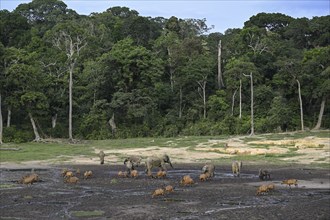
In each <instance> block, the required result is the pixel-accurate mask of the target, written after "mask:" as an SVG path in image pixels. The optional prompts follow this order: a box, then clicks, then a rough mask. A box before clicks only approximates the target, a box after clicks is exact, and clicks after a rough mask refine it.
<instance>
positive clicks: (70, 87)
mask: <svg viewBox="0 0 330 220" xmlns="http://www.w3.org/2000/svg"><path fill="white" fill-rule="evenodd" d="M73 69H74V62H73V63H71V65H70V77H69V140H70V141H72V140H73V137H72V86H73V81H72V74H73Z"/></svg>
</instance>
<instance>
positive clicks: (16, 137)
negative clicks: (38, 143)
mask: <svg viewBox="0 0 330 220" xmlns="http://www.w3.org/2000/svg"><path fill="white" fill-rule="evenodd" d="M32 140H33V132H32V130H22V129H17V128H16V127H15V126H11V127H9V128H8V127H4V129H3V142H4V143H8V142H14V143H23V142H28V141H32Z"/></svg>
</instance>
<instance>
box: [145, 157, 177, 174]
mask: <svg viewBox="0 0 330 220" xmlns="http://www.w3.org/2000/svg"><path fill="white" fill-rule="evenodd" d="M166 163H168V164H170V166H171V167H172V168H173V165H172V163H171V160H170V157H169V156H168V155H167V154H164V155H162V156H160V157H158V156H150V157H148V158H147V160H146V162H145V165H146V170H145V172H146V173H147V174H148V176H151V170H152V168H153V167H159V168H160V170H165V171H166V166H165V164H166Z"/></svg>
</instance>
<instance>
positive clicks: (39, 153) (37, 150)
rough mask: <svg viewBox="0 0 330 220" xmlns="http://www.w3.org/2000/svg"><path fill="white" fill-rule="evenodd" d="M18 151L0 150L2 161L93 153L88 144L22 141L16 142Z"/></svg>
mask: <svg viewBox="0 0 330 220" xmlns="http://www.w3.org/2000/svg"><path fill="white" fill-rule="evenodd" d="M18 147H19V148H20V150H18V151H1V153H0V161H2V162H12V161H14V162H24V161H29V160H48V159H53V158H55V157H59V156H62V155H65V156H69V157H70V156H76V155H95V154H94V153H93V151H92V148H91V147H90V146H88V145H84V144H83V145H82V144H76V145H70V144H58V143H35V142H29V143H22V144H18Z"/></svg>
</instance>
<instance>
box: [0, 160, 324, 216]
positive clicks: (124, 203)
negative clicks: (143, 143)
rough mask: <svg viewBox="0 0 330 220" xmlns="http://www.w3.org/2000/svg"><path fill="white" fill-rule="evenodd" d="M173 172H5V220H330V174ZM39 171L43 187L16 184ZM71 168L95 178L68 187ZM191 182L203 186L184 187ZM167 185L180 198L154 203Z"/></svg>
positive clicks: (186, 168) (297, 168) (1, 212)
mask: <svg viewBox="0 0 330 220" xmlns="http://www.w3.org/2000/svg"><path fill="white" fill-rule="evenodd" d="M173 166H174V169H172V168H170V167H169V168H168V172H167V177H166V178H164V179H156V178H150V177H147V176H146V175H145V173H144V167H143V166H142V167H138V168H137V169H138V171H139V176H138V177H137V178H119V177H118V176H117V173H118V171H119V170H124V165H123V164H119V165H118V164H117V165H110V164H105V165H100V164H97V163H94V164H87V165H81V164H71V165H66V166H60V165H55V166H33V164H32V165H31V166H30V167H29V166H24V167H16V168H15V167H13V166H10V167H5V166H2V167H1V169H0V171H1V173H0V174H1V183H0V219H116V220H117V219H125V220H129V219H306V220H307V219H308V220H310V219H330V171H329V170H326V169H316V168H313V169H311V168H308V167H307V166H306V167H305V166H303V165H278V166H274V165H272V166H271V167H267V169H269V170H270V172H271V180H267V181H261V180H260V179H259V178H258V170H259V168H260V167H261V166H260V165H256V164H252V163H251V164H244V165H243V169H242V173H241V175H240V177H234V176H233V175H232V174H231V168H230V164H216V174H215V177H214V178H213V179H211V180H208V181H206V182H200V181H199V179H198V177H199V175H200V173H201V168H202V166H203V164H198V163H185V164H176V163H174V164H173ZM31 168H34V172H36V173H37V174H38V175H39V177H40V181H39V182H36V183H34V184H33V185H22V184H18V183H16V181H17V180H19V179H20V178H21V177H22V176H24V175H26V174H29V173H30V172H31V170H30V169H31ZM63 168H68V169H70V170H73V171H75V170H76V169H78V168H79V169H80V171H81V173H83V172H84V171H86V170H92V171H93V176H92V178H90V179H84V178H83V177H82V176H79V178H80V180H79V182H78V183H77V184H68V183H64V181H63V177H62V175H61V171H62V169H63ZM156 171H157V169H155V170H153V173H156ZM184 175H190V176H191V177H192V178H193V179H194V181H195V184H194V185H192V186H181V185H180V184H179V182H180V179H181V178H182V177H183V176H184ZM288 178H295V179H298V186H291V188H290V187H289V186H286V185H282V184H281V181H282V180H284V179H288ZM268 183H274V184H275V190H274V191H272V192H268V193H265V194H263V195H259V196H257V195H256V190H257V187H258V186H260V185H262V184H268ZM166 185H172V186H174V192H172V193H167V194H165V195H161V196H155V197H154V198H152V193H153V191H154V190H155V189H157V188H162V187H165V186H166Z"/></svg>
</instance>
